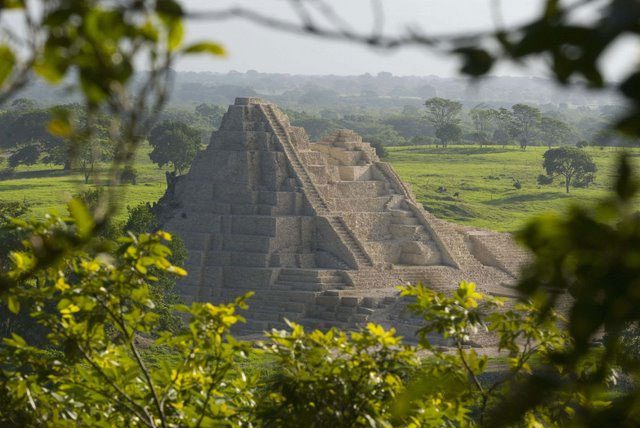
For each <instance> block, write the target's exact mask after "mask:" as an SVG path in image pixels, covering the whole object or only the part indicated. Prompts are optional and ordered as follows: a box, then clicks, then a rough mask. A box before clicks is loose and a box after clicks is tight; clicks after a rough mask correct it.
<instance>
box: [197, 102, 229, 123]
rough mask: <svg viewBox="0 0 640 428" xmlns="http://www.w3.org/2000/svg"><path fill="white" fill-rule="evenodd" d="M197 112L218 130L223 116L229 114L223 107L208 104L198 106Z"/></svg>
mask: <svg viewBox="0 0 640 428" xmlns="http://www.w3.org/2000/svg"><path fill="white" fill-rule="evenodd" d="M195 111H196V113H197V114H198V115H200V116H202V117H203V118H205V119H206V120H207V121H208V122H209V123H210V124H211V125H212V126H213V127H214V128H216V129H217V128H219V127H220V123H221V122H222V116H224V114H225V113H226V112H227V110H226V109H225V108H224V107H223V106H219V105H214V104H206V103H202V104H199V105H197V106H196V110H195Z"/></svg>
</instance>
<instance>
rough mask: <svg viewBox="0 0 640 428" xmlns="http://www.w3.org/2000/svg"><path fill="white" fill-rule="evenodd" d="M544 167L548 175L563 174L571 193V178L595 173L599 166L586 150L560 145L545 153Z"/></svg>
mask: <svg viewBox="0 0 640 428" xmlns="http://www.w3.org/2000/svg"><path fill="white" fill-rule="evenodd" d="M543 157H544V161H543V163H542V167H543V168H544V169H545V171H546V173H547V176H548V177H555V176H562V177H564V180H565V189H566V190H567V193H569V188H570V186H571V180H573V179H574V178H575V179H576V180H582V179H584V178H585V177H586V176H587V175H589V174H593V173H595V172H596V171H597V170H598V168H597V167H596V164H595V163H594V162H593V160H592V159H591V156H589V155H588V154H587V153H586V152H585V151H584V150H580V149H578V148H576V147H559V148H557V149H550V150H547V151H546V152H545V153H544V155H543Z"/></svg>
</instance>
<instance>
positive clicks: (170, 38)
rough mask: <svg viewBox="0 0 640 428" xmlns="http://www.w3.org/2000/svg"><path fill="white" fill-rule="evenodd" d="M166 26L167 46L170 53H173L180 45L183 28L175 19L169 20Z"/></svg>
mask: <svg viewBox="0 0 640 428" xmlns="http://www.w3.org/2000/svg"><path fill="white" fill-rule="evenodd" d="M168 26H169V29H168V34H167V46H168V48H169V50H170V51H174V50H176V49H177V48H178V46H180V43H182V38H183V36H184V26H183V25H182V22H181V21H178V20H177V19H173V20H170V21H169V23H168Z"/></svg>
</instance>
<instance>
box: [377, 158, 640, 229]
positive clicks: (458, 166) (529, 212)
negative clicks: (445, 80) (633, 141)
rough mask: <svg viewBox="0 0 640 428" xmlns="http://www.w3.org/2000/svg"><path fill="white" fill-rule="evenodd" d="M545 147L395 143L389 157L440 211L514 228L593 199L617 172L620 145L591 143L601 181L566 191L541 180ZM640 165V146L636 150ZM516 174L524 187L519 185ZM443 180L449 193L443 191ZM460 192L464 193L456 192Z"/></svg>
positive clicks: (462, 220)
mask: <svg viewBox="0 0 640 428" xmlns="http://www.w3.org/2000/svg"><path fill="white" fill-rule="evenodd" d="M545 150H547V149H546V147H529V148H528V149H527V150H526V151H521V150H519V149H518V148H516V147H507V148H505V149H501V148H497V147H489V148H479V147H474V146H454V147H448V148H446V149H437V148H433V147H424V146H410V147H392V148H390V149H388V151H389V156H388V157H387V158H386V159H385V160H386V161H387V162H390V163H391V164H393V166H394V167H395V169H396V171H397V172H398V174H400V176H401V177H402V179H403V180H404V181H406V182H408V183H410V184H411V186H412V189H413V191H414V193H415V194H416V197H417V198H418V200H419V201H420V202H421V203H422V204H424V206H425V207H426V208H427V209H428V210H429V211H431V212H432V213H433V214H435V215H436V216H438V217H441V218H446V219H448V220H452V221H455V222H458V223H462V224H466V225H471V226H478V227H482V228H487V229H493V230H497V231H514V230H517V229H518V228H520V227H521V226H522V225H523V224H524V223H525V222H526V220H527V219H528V218H531V217H532V216H535V215H538V214H541V213H544V212H547V211H561V210H563V209H564V208H565V207H566V206H567V205H568V204H570V203H573V202H578V203H584V202H587V203H588V202H590V201H594V200H596V199H597V198H600V197H602V196H604V195H606V194H607V191H608V189H609V186H610V183H611V181H612V179H613V178H614V173H615V164H616V162H615V160H616V159H617V157H618V155H619V154H620V153H621V150H618V149H605V150H600V149H599V148H587V149H584V150H587V151H588V153H589V154H590V155H591V156H592V158H593V159H594V161H595V162H596V164H597V166H598V172H597V173H596V182H595V183H594V184H592V185H590V186H589V187H588V188H583V189H579V188H572V189H571V192H570V193H569V194H567V193H565V189H564V186H563V182H561V181H560V180H558V179H556V182H554V183H553V184H552V185H549V186H539V185H538V184H537V182H536V179H537V177H538V175H539V174H542V173H543V172H544V171H543V169H542V154H543V153H544V152H545ZM631 153H632V156H633V159H634V160H635V161H636V164H637V166H638V167H640V159H639V157H640V150H637V149H632V150H631ZM514 180H519V181H520V183H521V185H522V187H521V189H520V190H517V189H516V188H515V187H514V186H513V183H514ZM440 186H443V187H445V188H446V189H447V193H438V192H437V189H438V188H439V187H440ZM456 192H458V193H459V198H456V197H454V196H453V195H454V194H455V193H456Z"/></svg>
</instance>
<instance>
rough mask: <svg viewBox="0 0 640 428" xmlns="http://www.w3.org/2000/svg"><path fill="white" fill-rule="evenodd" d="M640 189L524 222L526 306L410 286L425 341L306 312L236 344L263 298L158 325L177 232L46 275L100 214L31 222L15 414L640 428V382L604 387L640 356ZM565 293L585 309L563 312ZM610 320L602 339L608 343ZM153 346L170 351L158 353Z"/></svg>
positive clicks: (85, 250)
mask: <svg viewBox="0 0 640 428" xmlns="http://www.w3.org/2000/svg"><path fill="white" fill-rule="evenodd" d="M637 188H638V182H637V181H636V179H635V178H634V177H633V176H632V175H631V173H630V168H629V166H628V163H627V161H626V159H625V158H623V160H622V162H621V166H620V177H619V179H618V182H617V184H616V194H615V196H614V197H612V198H611V199H610V200H608V201H604V202H603V203H602V204H601V205H599V206H597V207H595V208H594V209H593V210H587V209H584V208H581V209H575V210H574V211H572V212H570V213H569V215H568V216H566V217H558V218H551V219H540V220H538V221H536V222H533V223H532V224H531V225H530V226H529V228H528V229H526V230H525V231H524V232H523V233H522V237H523V239H524V240H525V242H526V243H527V245H528V246H529V247H530V248H531V249H532V251H533V252H534V254H535V256H536V259H535V262H534V263H533V264H532V265H531V267H530V268H529V269H528V270H527V271H526V272H525V274H524V277H523V280H522V281H521V283H520V288H521V290H522V291H523V292H525V293H526V294H525V295H526V296H528V298H527V299H526V300H523V301H522V302H506V301H504V300H502V299H499V298H495V297H491V296H486V295H483V294H482V293H480V292H479V291H478V290H477V289H476V287H475V285H474V284H473V283H466V282H462V283H461V284H460V285H459V287H458V288H457V289H456V290H454V291H453V293H451V294H450V295H449V294H443V293H439V292H435V291H433V290H430V289H429V288H427V287H425V286H422V285H417V286H408V287H405V288H404V289H403V291H402V293H403V295H404V296H405V298H406V299H408V302H409V309H410V310H411V311H412V312H413V313H414V315H415V316H418V317H419V318H420V319H421V320H422V325H423V327H422V328H421V329H420V330H419V331H418V338H419V343H418V344H417V345H409V344H405V343H403V341H402V339H401V338H400V337H399V336H397V335H396V333H395V331H394V330H393V329H391V330H386V329H384V328H383V327H381V326H378V325H375V324H369V325H367V326H366V328H364V329H363V330H361V331H357V332H352V333H346V332H341V331H338V330H329V331H328V332H320V331H314V332H305V331H304V329H303V328H302V327H301V326H299V325H296V324H293V323H291V324H290V329H288V330H285V331H272V332H269V333H267V334H266V336H265V338H264V340H262V341H261V342H257V343H248V342H242V341H238V340H236V339H234V338H233V336H232V334H231V328H232V327H233V326H234V325H235V324H236V323H238V322H241V321H242V320H243V319H242V316H241V315H240V313H239V311H241V310H242V309H245V308H246V304H245V300H246V298H247V297H248V296H243V297H240V298H239V299H237V300H236V301H235V302H234V303H231V304H221V305H213V304H210V303H193V304H191V305H190V306H187V305H175V306H174V307H173V309H174V310H175V311H178V312H179V313H181V314H183V316H184V318H185V320H186V324H185V325H184V326H183V327H181V328H179V329H177V331H176V330H169V329H164V328H159V327H158V326H161V325H162V324H161V323H160V322H159V321H160V320H159V318H160V315H159V314H158V312H157V311H156V310H155V308H154V306H155V304H154V298H153V293H154V291H153V290H154V287H155V286H156V285H155V284H156V283H157V282H158V278H159V277H160V276H161V275H165V274H173V275H184V274H186V272H184V271H183V270H182V269H181V268H179V267H177V266H175V265H173V264H172V263H171V262H170V256H171V251H170V250H169V248H168V247H167V246H166V245H165V243H166V242H167V241H169V240H170V239H171V237H170V235H168V234H166V233H164V232H155V233H142V234H139V235H137V236H136V235H133V234H132V235H130V236H128V237H125V238H121V239H119V241H118V244H117V245H112V244H109V243H106V242H105V240H104V239H99V240H88V241H87V244H86V245H84V246H82V247H74V248H73V249H70V250H68V252H67V253H66V254H65V255H64V256H63V257H58V258H57V259H55V260H53V261H49V264H48V265H47V267H40V268H39V269H38V270H35V271H34V270H33V266H35V265H36V264H37V259H38V258H40V257H42V255H43V254H45V255H46V254H47V253H43V252H42V249H43V243H44V242H45V241H46V239H47V238H48V237H50V236H66V237H67V238H68V239H69V240H72V239H79V238H78V236H82V234H83V233H87V231H88V230H91V229H92V227H93V225H92V223H91V220H90V218H91V216H90V215H89V214H88V210H87V208H85V207H84V205H83V204H81V203H80V202H79V201H75V200H74V201H72V202H71V203H70V207H69V209H70V213H71V216H70V217H69V218H65V219H63V218H57V217H49V218H48V219H47V220H45V221H25V220H16V221H15V222H16V225H17V226H18V227H19V228H20V229H21V230H22V233H25V234H27V235H28V236H30V238H29V239H28V240H26V241H25V247H24V249H23V250H22V251H18V252H13V253H12V254H11V261H12V266H11V270H10V271H9V272H8V274H7V275H8V276H9V277H15V278H21V280H20V282H18V285H17V286H16V287H14V288H13V289H12V291H11V293H5V294H3V300H4V302H5V303H6V305H7V307H8V308H9V310H11V311H12V312H14V313H25V312H26V313H28V314H29V317H30V318H31V319H32V320H33V321H35V323H37V324H38V325H39V326H40V327H41V328H42V329H43V333H42V335H43V336H44V337H45V340H44V342H36V341H32V340H30V339H29V338H24V337H21V336H19V335H17V334H12V335H11V336H10V337H5V338H4V341H3V344H2V346H1V347H0V356H1V358H2V364H1V365H0V369H1V370H0V387H1V388H2V395H3V396H4V397H6V399H5V400H3V401H2V403H0V421H1V422H2V424H3V425H4V426H35V425H41V426H56V427H57V426H76V425H78V424H79V425H83V426H84V425H90V426H113V425H116V426H124V425H133V426H149V427H159V426H162V427H168V426H217V425H225V426H292V427H293V426H311V427H326V426H337V427H351V426H383V427H384V426H412V427H418V426H475V425H478V426H504V425H513V424H515V425H527V426H555V425H565V424H571V423H574V422H576V421H579V422H580V423H582V424H589V423H590V421H604V420H615V421H618V422H619V423H620V424H621V425H625V424H626V425H629V426H632V425H634V424H637V423H638V422H639V421H638V420H637V419H636V417H637V416H636V415H637V412H635V410H634V409H635V406H634V404H633V403H634V401H633V398H632V397H634V396H635V394H636V391H635V389H632V390H631V392H629V393H626V392H620V394H619V396H618V395H617V396H615V397H614V398H611V397H610V396H608V395H607V391H609V389H607V388H609V387H610V383H611V381H612V380H613V379H614V378H615V376H614V374H615V371H616V370H620V369H621V370H622V371H623V372H625V373H634V372H635V370H637V359H635V360H633V361H630V360H631V359H628V358H625V355H624V354H623V353H621V352H620V350H621V349H622V348H621V347H620V341H619V338H620V337H621V334H622V332H623V330H624V329H625V328H626V326H627V325H628V323H630V322H634V321H637V320H638V318H639V317H638V315H637V313H636V312H637V311H636V310H635V309H634V308H636V307H637V305H636V304H635V303H634V302H635V300H634V299H636V297H634V296H636V294H634V290H635V288H636V285H635V282H634V280H633V278H637V277H638V273H637V272H635V271H636V270H637V269H638V263H637V260H638V259H639V258H638V257H634V256H633V254H635V252H636V251H637V248H640V247H639V246H638V245H637V243H638V242H640V238H638V237H637V236H636V235H637V234H638V233H639V232H638V231H640V226H639V222H640V220H639V219H638V217H637V216H635V215H633V214H632V212H631V211H630V210H629V209H628V207H629V203H630V200H631V198H632V197H633V195H635V193H636V191H637ZM139 223H141V224H142V223H145V221H144V218H142V217H141V218H140V219H139ZM132 224H133V223H132ZM585 224H587V225H588V226H589V227H588V228H585ZM134 229H135V228H134ZM587 231H589V232H587ZM74 237H75V238H74ZM41 266H43V265H41ZM25 275H26V276H25ZM611 284H616V287H612V286H611ZM564 289H567V290H568V291H569V292H570V293H571V295H572V296H573V299H572V300H568V299H567V297H566V295H565V294H562V290H564ZM549 290H553V292H550V291H549ZM560 303H562V304H563V305H564V306H568V307H570V309H569V310H568V311H564V312H565V313H567V314H568V318H567V319H566V320H564V319H563V318H562V317H561V316H560V315H559V312H558V310H557V307H558V305H559V304H560ZM601 329H604V330H605V331H606V333H607V335H606V337H605V340H604V343H603V345H602V346H601V347H593V346H592V341H593V340H594V339H595V338H597V337H598V331H599V330H601ZM486 334H492V335H493V337H495V340H496V345H497V348H498V356H499V357H500V358H499V359H498V360H497V361H499V362H500V363H499V364H498V365H497V366H496V365H495V363H494V364H492V360H491V359H489V357H488V356H487V355H481V354H480V353H478V351H477V350H476V349H474V348H472V347H469V346H468V345H469V344H472V343H473V342H474V340H476V338H477V337H478V335H481V336H482V335H486ZM443 340H444V341H445V342H444V344H446V345H447V347H446V348H443V347H442V346H441V345H442V344H443V342H442V341H443ZM150 347H152V348H154V349H160V350H162V352H163V353H165V355H167V358H162V359H160V360H159V361H150V360H149V359H148V358H145V356H144V353H145V352H144V350H145V349H148V348H150ZM256 358H258V359H259V360H264V361H269V362H270V363H271V364H272V365H273V366H274V368H275V369H274V370H273V371H272V372H271V373H269V374H267V375H260V374H259V373H252V374H248V373H247V372H246V370H245V369H246V367H247V366H246V364H243V361H249V360H255V359H256ZM493 361H496V360H493Z"/></svg>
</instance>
